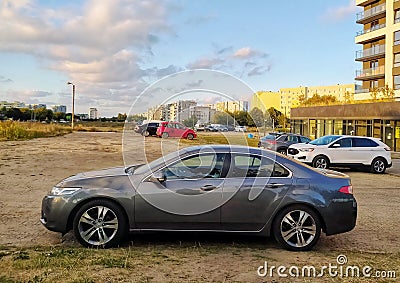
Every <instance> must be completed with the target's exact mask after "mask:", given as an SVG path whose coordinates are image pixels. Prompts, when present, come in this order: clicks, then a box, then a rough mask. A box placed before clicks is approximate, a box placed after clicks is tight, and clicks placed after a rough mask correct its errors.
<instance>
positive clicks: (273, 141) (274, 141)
mask: <svg viewBox="0 0 400 283" xmlns="http://www.w3.org/2000/svg"><path fill="white" fill-rule="evenodd" d="M267 143H269V144H276V140H267Z"/></svg>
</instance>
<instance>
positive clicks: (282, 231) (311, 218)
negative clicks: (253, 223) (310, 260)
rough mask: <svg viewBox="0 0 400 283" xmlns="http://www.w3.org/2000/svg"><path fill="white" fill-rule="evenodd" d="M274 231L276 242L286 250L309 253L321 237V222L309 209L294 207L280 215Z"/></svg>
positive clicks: (275, 222)
mask: <svg viewBox="0 0 400 283" xmlns="http://www.w3.org/2000/svg"><path fill="white" fill-rule="evenodd" d="M272 229H273V233H274V236H275V239H276V241H277V242H278V243H279V244H280V245H281V246H282V247H284V248H285V249H287V250H291V251H308V250H310V249H312V248H313V247H314V246H315V244H316V243H317V242H318V240H319V237H320V236H321V221H320V219H319V217H318V215H317V214H316V213H315V212H314V211H313V210H312V209H310V208H309V207H307V206H303V205H293V206H290V207H287V208H285V209H283V210H282V211H281V212H279V213H278V215H277V216H276V218H275V220H274V222H273V227H272Z"/></svg>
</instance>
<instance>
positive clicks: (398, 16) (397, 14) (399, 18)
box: [394, 10, 400, 24]
mask: <svg viewBox="0 0 400 283" xmlns="http://www.w3.org/2000/svg"><path fill="white" fill-rule="evenodd" d="M394 23H395V24H397V23H400V10H396V11H394Z"/></svg>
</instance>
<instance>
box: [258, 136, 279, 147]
mask: <svg viewBox="0 0 400 283" xmlns="http://www.w3.org/2000/svg"><path fill="white" fill-rule="evenodd" d="M282 134H283V133H276V132H272V133H269V134H268V135H266V136H264V137H262V138H261V139H260V140H259V141H258V147H261V144H262V143H263V142H265V141H266V140H275V139H276V138H277V137H279V136H280V135H282Z"/></svg>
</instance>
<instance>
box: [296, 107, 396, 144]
mask: <svg viewBox="0 0 400 283" xmlns="http://www.w3.org/2000/svg"><path fill="white" fill-rule="evenodd" d="M292 113H293V117H294V118H293V119H292V120H291V131H292V132H294V133H300V134H303V135H306V136H309V137H310V138H312V139H314V138H319V137H322V136H324V135H332V134H335V135H357V136H369V137H376V138H380V139H382V141H383V142H384V143H386V144H387V145H388V146H390V147H391V149H392V150H395V151H400V102H375V103H362V104H348V105H334V106H313V107H298V108H293V109H292ZM310 113H312V115H310Z"/></svg>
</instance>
